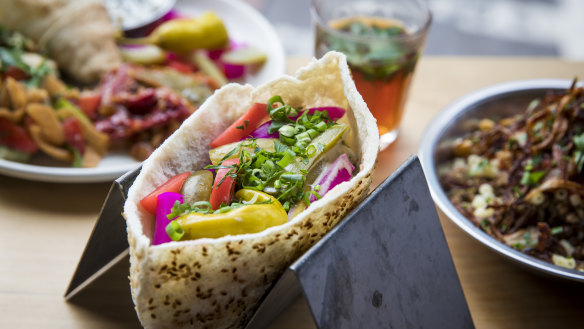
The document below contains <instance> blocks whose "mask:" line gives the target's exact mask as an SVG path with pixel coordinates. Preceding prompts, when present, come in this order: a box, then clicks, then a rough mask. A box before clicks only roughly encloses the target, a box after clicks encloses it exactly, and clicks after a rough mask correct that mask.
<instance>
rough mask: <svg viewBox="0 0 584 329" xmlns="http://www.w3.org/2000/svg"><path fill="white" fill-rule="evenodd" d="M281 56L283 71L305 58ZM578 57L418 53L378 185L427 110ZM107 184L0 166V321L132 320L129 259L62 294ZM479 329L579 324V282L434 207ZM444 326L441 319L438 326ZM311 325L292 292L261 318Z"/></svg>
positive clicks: (563, 70)
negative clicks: (494, 247)
mask: <svg viewBox="0 0 584 329" xmlns="http://www.w3.org/2000/svg"><path fill="white" fill-rule="evenodd" d="M307 61H308V59H306V58H292V59H288V62H287V64H288V72H293V71H294V70H295V69H296V68H298V67H299V66H301V65H302V64H304V63H306V62H307ZM583 72H584V63H582V62H565V61H560V60H557V59H553V58H538V59H535V58H517V57H515V58H505V57H499V58H493V57H425V58H423V59H422V61H421V63H420V64H419V67H418V69H417V71H416V74H415V77H414V81H413V86H412V88H411V90H410V98H409V101H408V104H407V107H406V113H405V116H404V120H403V124H402V129H401V132H400V135H399V137H398V140H397V141H396V142H395V143H394V144H393V145H391V146H390V147H389V148H388V149H386V150H385V151H383V152H381V153H380V155H379V161H378V167H377V170H376V172H375V176H374V180H373V183H374V185H375V186H376V185H378V184H379V183H380V182H381V181H383V180H384V179H385V178H386V177H387V176H388V175H389V174H390V173H391V172H392V171H393V170H395V169H396V168H397V167H398V166H399V165H400V164H401V163H402V162H403V161H404V160H405V159H406V158H407V157H408V156H409V155H411V154H414V153H416V152H417V149H418V145H419V143H420V140H421V137H422V134H423V132H424V129H425V128H426V126H427V125H428V124H429V123H430V121H431V119H432V117H433V116H434V115H436V114H437V113H438V112H439V111H440V109H442V108H443V107H444V106H446V105H448V104H449V103H451V102H452V101H454V100H456V99H457V98H458V97H461V96H462V95H464V94H466V93H468V92H471V91H473V90H475V89H478V88H481V87H485V86H488V85H491V84H494V83H499V82H504V81H511V80H518V79H528V78H569V79H571V78H573V77H574V76H576V75H578V74H582V73H583ZM108 189H109V184H105V183H103V184H52V183H39V182H32V181H26V180H20V179H15V178H10V177H7V176H2V175H0V328H40V327H42V328H139V327H140V324H139V322H138V320H137V318H136V315H135V313H134V310H133V304H132V301H131V298H130V293H129V284H128V280H127V276H128V266H129V265H128V261H127V259H125V260H123V261H122V262H120V263H119V264H118V265H116V266H115V267H114V268H113V269H112V270H111V271H109V272H107V273H106V274H105V275H104V276H103V277H101V278H99V279H98V280H97V281H96V282H95V283H94V284H92V285H91V286H89V287H88V289H87V290H85V291H83V292H82V293H81V294H80V295H79V296H77V298H75V299H74V300H73V301H71V302H65V300H64V299H63V294H64V292H65V289H66V287H67V285H68V283H69V280H70V278H71V275H72V274H73V271H74V270H75V266H76V264H77V261H78V260H79V257H80V255H81V252H82V251H83V248H84V247H85V243H86V241H87V238H88V237H89V235H90V233H91V230H92V228H93V225H94V223H95V220H96V218H97V215H98V213H99V210H100V207H101V205H102V202H103V200H104V199H105V197H106V194H107V191H108ZM441 222H442V226H443V228H444V232H445V234H446V238H447V240H448V244H449V246H450V249H451V253H452V257H453V259H454V263H455V265H456V268H457V271H458V274H459V276H460V280H461V283H462V287H463V290H464V293H465V296H466V298H467V301H468V304H469V307H470V311H471V315H472V317H473V320H474V322H475V325H476V327H477V328H479V329H482V328H582V327H583V321H582V315H583V314H584V298H583V296H584V285H582V284H577V283H573V282H568V281H561V280H558V279H554V278H550V277H545V276H541V275H537V274H534V273H532V272H530V271H526V270H524V269H523V268H520V267H518V266H517V265H514V264H511V263H509V262H507V261H506V260H505V259H503V258H502V257H501V256H499V255H497V254H495V253H494V252H492V251H490V250H489V249H487V248H486V247H484V246H483V245H481V244H479V243H478V242H476V241H475V240H473V239H472V238H470V237H469V236H467V235H466V233H464V232H463V231H462V230H460V229H459V228H458V227H456V226H455V225H454V224H453V223H452V222H450V221H449V220H448V219H446V218H444V216H443V215H441ZM446 327H447V326H446ZM269 328H270V329H275V328H300V329H302V328H315V326H314V324H313V323H312V320H311V317H310V311H309V309H308V306H307V305H306V303H305V302H304V301H303V300H302V299H298V300H297V301H296V302H295V303H294V304H292V305H291V306H290V307H289V308H288V309H286V310H285V311H284V312H283V313H282V314H281V315H280V316H279V317H278V318H277V319H276V320H275V321H274V323H272V324H271V325H270V326H269Z"/></svg>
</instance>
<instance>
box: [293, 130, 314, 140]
mask: <svg viewBox="0 0 584 329" xmlns="http://www.w3.org/2000/svg"><path fill="white" fill-rule="evenodd" d="M306 138H308V140H309V141H311V140H312V138H311V137H310V135H309V134H308V133H307V132H303V133H301V134H298V135H296V140H303V139H306Z"/></svg>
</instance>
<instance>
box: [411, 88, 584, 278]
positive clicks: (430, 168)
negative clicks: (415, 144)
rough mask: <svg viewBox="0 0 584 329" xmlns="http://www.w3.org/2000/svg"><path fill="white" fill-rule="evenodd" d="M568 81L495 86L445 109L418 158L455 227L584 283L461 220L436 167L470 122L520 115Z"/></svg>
mask: <svg viewBox="0 0 584 329" xmlns="http://www.w3.org/2000/svg"><path fill="white" fill-rule="evenodd" d="M571 83H572V81H571V80H524V81H515V82H508V83H503V84H498V85H495V86H492V87H488V88H485V89H481V90H478V91H475V92H473V93H470V94H468V95H466V96H464V97H462V98H461V99H459V100H458V101H456V102H454V103H452V104H451V105H449V106H447V107H446V108H445V109H444V110H442V111H441V112H440V113H439V114H438V115H437V116H436V117H435V118H434V119H433V121H432V122H431V123H430V125H429V126H428V128H427V130H426V132H425V133H424V136H423V138H422V143H421V146H420V150H419V157H420V160H421V162H422V167H423V168H424V173H425V175H426V179H427V181H428V185H429V187H430V192H431V194H432V198H433V199H434V202H436V204H437V205H438V207H440V209H441V210H442V211H443V212H444V214H446V216H448V218H450V219H451V220H452V221H453V222H454V223H455V224H456V225H458V226H459V227H460V228H462V229H463V230H464V231H465V232H466V233H468V234H470V236H472V237H473V238H475V239H476V240H478V241H479V242H481V243H483V244H484V245H486V246H487V247H489V248H491V249H492V250H494V251H495V252H497V253H499V254H501V255H503V256H504V257H507V258H508V259H510V260H511V261H513V262H515V263H518V264H520V265H524V266H527V267H528V268H529V269H532V270H536V271H539V272H542V273H546V274H550V275H553V276H556V277H560V278H565V279H570V280H574V281H580V282H584V273H583V272H579V271H576V270H570V269H566V268H563V267H560V266H556V265H553V264H550V263H547V262H544V261H541V260H539V259H536V258H534V257H531V256H528V255H526V254H523V253H521V252H519V251H517V250H515V249H513V248H511V247H509V246H507V245H505V244H503V243H501V242H499V241H497V240H496V239H494V238H492V237H491V236H489V235H488V234H487V233H485V232H483V231H482V230H481V229H480V228H478V227H476V226H475V225H474V224H473V223H472V222H471V221H470V220H469V219H467V218H466V217H464V216H463V215H462V214H461V213H460V212H458V210H456V208H455V207H454V206H453V205H452V203H450V201H449V200H448V197H447V196H446V193H445V192H444V190H443V189H442V186H441V185H440V183H439V180H438V174H437V168H438V165H439V164H441V163H443V162H444V161H446V160H447V159H449V158H451V157H452V155H451V154H449V147H446V146H447V145H449V141H450V142H451V141H452V140H453V139H454V138H456V137H460V136H462V135H464V134H465V133H466V132H467V131H468V130H467V129H465V127H467V126H468V125H467V124H466V123H468V121H469V120H473V119H475V120H476V119H482V118H492V117H495V116H499V117H500V116H510V115H513V114H516V113H520V112H523V111H524V110H525V109H526V107H527V105H528V104H529V102H530V101H531V100H532V99H534V98H536V97H538V96H543V95H544V94H546V93H549V92H561V91H565V90H566V89H567V88H569V87H570V85H571Z"/></svg>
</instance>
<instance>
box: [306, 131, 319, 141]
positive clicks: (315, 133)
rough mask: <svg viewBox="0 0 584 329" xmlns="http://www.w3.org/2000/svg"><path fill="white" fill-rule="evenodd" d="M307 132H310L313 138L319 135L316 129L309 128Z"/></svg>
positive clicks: (309, 134)
mask: <svg viewBox="0 0 584 329" xmlns="http://www.w3.org/2000/svg"><path fill="white" fill-rule="evenodd" d="M306 133H307V134H308V136H310V138H311V139H312V138H314V137H316V136H318V135H319V133H318V131H316V130H314V129H308V130H307V131H306Z"/></svg>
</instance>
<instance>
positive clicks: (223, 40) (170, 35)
mask: <svg viewBox="0 0 584 329" xmlns="http://www.w3.org/2000/svg"><path fill="white" fill-rule="evenodd" d="M120 42H121V43H123V44H152V45H155V46H158V47H160V48H162V49H164V50H169V51H173V52H177V53H188V52H190V51H192V50H195V49H221V48H224V47H226V46H227V44H228V42H229V36H228V35H227V29H226V28H225V25H224V24H223V21H221V19H220V18H219V17H218V16H217V15H215V13H213V12H205V13H203V14H202V15H201V16H199V17H195V18H179V19H173V20H170V21H167V22H164V23H162V24H161V25H160V26H158V27H157V28H156V29H154V31H152V33H151V34H150V35H149V36H147V37H145V38H135V39H132V38H121V40H120Z"/></svg>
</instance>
